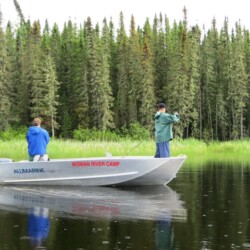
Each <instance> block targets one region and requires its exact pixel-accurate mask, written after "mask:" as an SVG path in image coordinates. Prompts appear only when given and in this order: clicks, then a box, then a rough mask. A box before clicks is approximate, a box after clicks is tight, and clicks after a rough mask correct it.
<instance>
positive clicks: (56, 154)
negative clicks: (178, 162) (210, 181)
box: [0, 139, 250, 165]
mask: <svg viewBox="0 0 250 250" xmlns="http://www.w3.org/2000/svg"><path fill="white" fill-rule="evenodd" d="M170 148H171V155H172V156H177V155H180V154H186V155H187V157H188V159H187V163H189V164H191V165H192V164H198V163H204V162H208V161H215V162H247V163H250V156H249V154H250V141H249V140H239V141H228V142H210V143H205V142H203V141H199V140H195V139H187V140H177V139H175V140H173V141H171V142H170ZM47 151H48V154H49V157H50V158H51V159H58V158H76V157H101V156H105V155H106V152H110V153H111V154H112V155H113V156H136V155H141V156H147V155H152V156H153V155H154V153H155V142H154V141H153V140H148V141H131V140H124V141H121V142H100V141H88V142H80V141H76V140H59V139H56V140H51V142H50V143H49V145H48V150H47ZM0 157H1V158H11V159H13V160H15V161H19V160H24V159H28V152H27V142H26V141H25V140H10V141H0Z"/></svg>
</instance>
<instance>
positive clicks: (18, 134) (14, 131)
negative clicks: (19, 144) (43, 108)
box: [0, 126, 27, 141]
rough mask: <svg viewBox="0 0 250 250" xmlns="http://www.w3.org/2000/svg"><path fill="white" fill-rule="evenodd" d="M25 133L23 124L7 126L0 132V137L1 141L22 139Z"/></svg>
mask: <svg viewBox="0 0 250 250" xmlns="http://www.w3.org/2000/svg"><path fill="white" fill-rule="evenodd" d="M26 133H27V128H26V127H25V126H21V127H18V128H9V129H7V130H5V131H1V132H0V139H1V140H3V141H10V140H22V139H24V138H25V136H26Z"/></svg>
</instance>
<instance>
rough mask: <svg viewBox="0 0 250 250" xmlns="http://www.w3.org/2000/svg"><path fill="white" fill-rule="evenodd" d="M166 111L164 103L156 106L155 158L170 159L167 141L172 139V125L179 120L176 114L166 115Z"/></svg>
mask: <svg viewBox="0 0 250 250" xmlns="http://www.w3.org/2000/svg"><path fill="white" fill-rule="evenodd" d="M166 110H167V106H166V104H165V103H159V104H157V112H156V114H155V141H156V152H155V158H167V157H170V145H169V141H171V140H172V139H173V130H172V128H173V123H175V122H178V121H179V120H180V116H179V114H178V113H174V114H173V115H171V114H168V113H166Z"/></svg>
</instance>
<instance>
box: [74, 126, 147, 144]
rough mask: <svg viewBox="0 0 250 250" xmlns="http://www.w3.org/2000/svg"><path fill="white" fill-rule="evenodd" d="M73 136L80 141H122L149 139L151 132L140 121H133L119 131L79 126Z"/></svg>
mask: <svg viewBox="0 0 250 250" xmlns="http://www.w3.org/2000/svg"><path fill="white" fill-rule="evenodd" d="M73 138H74V139H75V140H79V141H117V142H118V141H121V140H124V139H128V140H148V139H149V138H150V132H149V131H148V130H147V129H145V128H144V127H142V126H141V125H140V124H139V123H133V124H131V125H130V126H129V128H125V127H123V128H122V129H121V130H119V131H117V132H116V131H110V130H106V131H100V130H96V129H93V130H90V129H83V128H79V129H76V130H74V131H73Z"/></svg>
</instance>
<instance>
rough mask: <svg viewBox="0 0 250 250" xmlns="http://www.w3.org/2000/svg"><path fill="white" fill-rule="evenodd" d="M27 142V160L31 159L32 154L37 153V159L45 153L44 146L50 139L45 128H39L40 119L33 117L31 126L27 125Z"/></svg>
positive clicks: (32, 158)
mask: <svg viewBox="0 0 250 250" xmlns="http://www.w3.org/2000/svg"><path fill="white" fill-rule="evenodd" d="M26 139H27V142H28V152H29V160H30V161H33V160H34V156H36V155H38V156H39V159H40V158H43V156H44V155H46V148H47V145H48V143H49V141H50V138H49V133H48V132H47V130H45V129H43V128H41V119H40V118H35V119H34V120H33V126H30V127H29V130H28V132H27V134H26Z"/></svg>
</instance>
